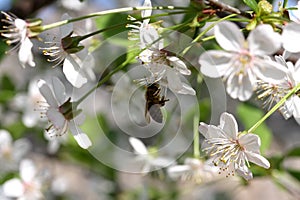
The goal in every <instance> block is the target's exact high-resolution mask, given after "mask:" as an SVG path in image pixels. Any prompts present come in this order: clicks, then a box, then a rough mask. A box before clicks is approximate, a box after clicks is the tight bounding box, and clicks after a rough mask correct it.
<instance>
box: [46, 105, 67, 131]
mask: <svg viewBox="0 0 300 200" xmlns="http://www.w3.org/2000/svg"><path fill="white" fill-rule="evenodd" d="M46 115H47V118H48V120H49V121H50V122H51V123H52V124H53V126H54V127H55V128H56V129H58V130H63V129H64V126H65V123H66V119H65V117H64V116H63V114H62V113H60V112H59V111H58V110H57V109H56V108H52V107H50V108H49V109H48V110H47V113H46Z"/></svg>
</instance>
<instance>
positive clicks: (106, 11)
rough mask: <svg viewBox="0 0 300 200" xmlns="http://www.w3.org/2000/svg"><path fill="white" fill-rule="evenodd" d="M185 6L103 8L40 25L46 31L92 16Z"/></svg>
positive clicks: (177, 8) (183, 8)
mask: <svg viewBox="0 0 300 200" xmlns="http://www.w3.org/2000/svg"><path fill="white" fill-rule="evenodd" d="M187 9H188V8H187V7H175V6H154V7H146V6H141V7H125V8H117V9H111V10H104V11H100V12H95V13H90V14H88V15H84V16H81V17H77V18H72V19H68V20H62V21H59V22H55V23H52V24H48V25H44V26H42V27H41V30H42V31H46V30H49V29H52V28H56V27H59V26H62V25H65V24H68V23H72V22H76V21H81V20H84V19H88V18H92V17H100V16H103V15H108V14H114V13H122V12H129V11H134V10H187Z"/></svg>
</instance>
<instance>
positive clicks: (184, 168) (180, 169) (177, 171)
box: [167, 165, 191, 179]
mask: <svg viewBox="0 0 300 200" xmlns="http://www.w3.org/2000/svg"><path fill="white" fill-rule="evenodd" d="M190 170H191V167H190V166H188V165H176V166H171V167H169V168H168V169H167V173H168V175H169V176H170V178H172V179H177V178H179V177H181V176H182V175H184V174H186V173H188V172H189V171H190Z"/></svg>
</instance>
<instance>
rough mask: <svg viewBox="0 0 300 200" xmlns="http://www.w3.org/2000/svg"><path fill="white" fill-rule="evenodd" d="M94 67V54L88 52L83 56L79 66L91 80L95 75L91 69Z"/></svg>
mask: <svg viewBox="0 0 300 200" xmlns="http://www.w3.org/2000/svg"><path fill="white" fill-rule="evenodd" d="M94 67H95V59H94V56H93V55H92V54H88V55H87V56H86V57H85V58H84V60H83V63H82V66H81V68H82V69H84V70H85V73H86V75H87V77H89V79H90V80H92V81H95V80H96V75H95V73H94V71H93V69H94Z"/></svg>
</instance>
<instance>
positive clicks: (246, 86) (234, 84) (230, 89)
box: [226, 74, 254, 101]
mask: <svg viewBox="0 0 300 200" xmlns="http://www.w3.org/2000/svg"><path fill="white" fill-rule="evenodd" d="M253 89H254V85H253V83H252V82H251V80H250V78H249V76H248V75H246V76H243V75H242V74H240V75H236V74H231V76H229V77H228V79H227V88H226V91H227V93H228V94H229V95H230V96H231V98H233V99H239V100H240V101H246V100H248V99H250V98H251V96H252V94H253Z"/></svg>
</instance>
